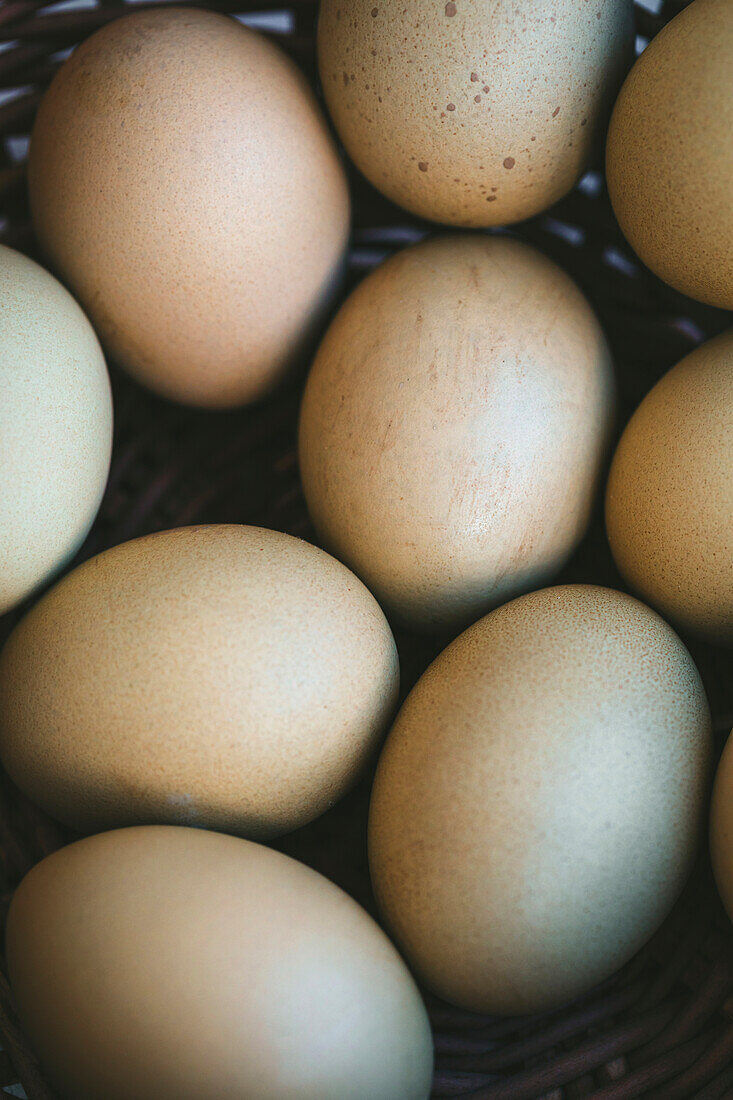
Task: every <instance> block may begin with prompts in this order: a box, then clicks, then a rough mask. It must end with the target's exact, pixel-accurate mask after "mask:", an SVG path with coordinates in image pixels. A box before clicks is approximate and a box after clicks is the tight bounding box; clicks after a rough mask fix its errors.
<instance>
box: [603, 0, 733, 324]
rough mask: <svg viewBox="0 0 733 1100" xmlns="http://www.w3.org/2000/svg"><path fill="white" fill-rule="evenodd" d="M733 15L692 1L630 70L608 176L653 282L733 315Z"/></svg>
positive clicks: (727, 8) (710, 0) (612, 134)
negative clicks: (656, 278) (658, 280)
mask: <svg viewBox="0 0 733 1100" xmlns="http://www.w3.org/2000/svg"><path fill="white" fill-rule="evenodd" d="M732 15H733V9H732V8H731V3H730V0H694V3H692V4H690V5H689V6H688V7H686V8H685V9H684V11H682V12H680V14H679V15H678V16H676V18H675V19H673V20H672V21H671V22H670V23H668V24H667V25H666V27H664V29H663V30H661V31H660V32H659V34H658V35H657V36H656V38H654V39H653V40H652V42H651V43H650V45H649V46H648V47H647V48H646V50H645V51H644V53H643V54H642V55H641V57H640V58H639V59H638V61H637V62H636V64H635V65H634V68H633V69H632V70H631V73H630V74H629V76H628V78H627V80H626V82H625V84H624V86H623V88H622V89H621V93H620V95H619V97H618V101H617V103H616V106H615V108H614V112H613V117H612V119H611V125H610V128H609V131H608V148H607V155H606V175H607V178H608V190H609V193H610V196H611V202H612V203H613V209H614V212H615V214H616V217H617V218H618V220H619V224H620V226H621V228H622V229H623V231H624V233H625V235H626V237H627V239H628V241H629V243H630V245H631V246H632V248H633V249H634V250H635V251H636V252H637V253H638V254H639V256H640V257H641V259H642V260H643V261H644V263H645V264H647V265H648V266H649V267H650V268H651V269H652V271H654V272H655V274H657V275H659V276H660V278H662V279H664V280H665V282H667V283H669V284H670V285H671V286H673V287H675V288H676V289H677V290H681V291H682V292H683V294H689V295H690V297H692V298H697V299H699V300H700V301H701V302H707V303H708V304H709V305H712V306H720V307H722V308H723V309H733V194H732V193H731V179H733V141H731V133H733V18H732Z"/></svg>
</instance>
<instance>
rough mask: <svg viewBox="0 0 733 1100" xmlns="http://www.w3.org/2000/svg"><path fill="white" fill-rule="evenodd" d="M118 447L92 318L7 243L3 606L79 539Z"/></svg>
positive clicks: (0, 387)
mask: <svg viewBox="0 0 733 1100" xmlns="http://www.w3.org/2000/svg"><path fill="white" fill-rule="evenodd" d="M111 449H112V399H111V395H110V388H109V378H108V376H107V367H106V366H105V362H104V357H103V355H102V349H101V348H100V346H99V342H98V341H97V338H96V336H95V335H94V331H93V330H92V326H91V325H90V324H89V322H88V321H87V319H86V317H85V316H84V314H83V313H82V311H81V309H80V308H79V306H78V305H77V304H76V302H75V301H74V299H73V298H72V297H71V295H70V294H69V293H68V292H67V291H66V290H64V288H63V287H62V286H61V284H60V283H58V282H57V281H56V279H54V278H53V276H52V275H49V273H48V272H47V271H44V270H43V268H42V267H39V265H38V264H36V263H34V262H33V261H32V260H29V259H28V258H27V257H26V256H22V255H21V254H20V253H19V252H14V251H13V250H12V249H10V248H5V247H4V246H3V245H0V471H1V475H0V476H1V482H0V615H2V614H4V613H5V612H6V611H9V610H10V609H11V608H13V607H15V606H16V605H17V604H19V603H20V602H21V601H22V600H24V599H25V598H26V597H27V596H29V595H30V594H31V593H32V592H33V590H34V589H35V588H37V587H38V586H39V585H40V584H42V583H43V582H44V581H46V580H48V579H49V578H50V577H51V576H53V574H54V573H56V572H57V571H58V570H59V569H61V568H62V567H63V566H64V565H65V564H66V562H67V561H69V559H70V558H72V557H73V556H74V554H75V553H76V551H77V550H78V549H79V547H80V546H81V544H82V542H83V541H84V539H85V537H86V535H87V532H88V531H89V528H90V527H91V525H92V522H93V521H94V517H95V516H96V514H97V510H98V508H99V505H100V502H101V500H102V494H103V492H104V487H105V484H106V481H107V473H108V471H109V461H110V453H111Z"/></svg>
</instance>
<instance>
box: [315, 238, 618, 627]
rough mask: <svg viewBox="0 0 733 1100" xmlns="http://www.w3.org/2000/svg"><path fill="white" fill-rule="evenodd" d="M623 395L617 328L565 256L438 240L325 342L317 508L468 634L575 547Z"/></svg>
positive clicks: (348, 552)
mask: <svg viewBox="0 0 733 1100" xmlns="http://www.w3.org/2000/svg"><path fill="white" fill-rule="evenodd" d="M613 407H614V383H613V373H612V366H611V360H610V353H609V350H608V346H607V344H606V340H605V338H604V335H603V332H602V331H601V328H600V325H599V324H598V321H597V320H596V317H595V315H594V314H593V311H592V310H591V308H590V306H589V305H588V303H587V301H586V300H585V298H584V297H583V295H582V294H581V293H580V291H579V290H578V288H577V287H576V285H575V284H574V283H573V282H572V281H571V280H570V279H569V278H568V276H567V275H566V274H565V273H564V272H563V271H562V270H561V269H560V268H558V267H556V266H555V264H553V263H551V262H550V261H549V260H547V259H546V258H545V257H544V256H543V255H541V253H539V252H536V251H535V250H534V249H532V248H530V247H528V246H527V245H525V244H522V243H520V242H519V241H516V240H509V239H503V238H499V237H486V236H460V237H459V236H449V237H442V238H437V239H432V240H428V241H427V242H424V243H422V244H419V245H417V246H414V247H411V248H408V249H405V250H404V251H402V252H399V253H398V254H397V255H395V256H393V257H392V258H391V259H390V260H388V261H387V262H386V263H384V264H382V265H381V266H380V267H379V268H377V269H376V270H375V271H374V272H373V273H371V274H370V275H369V276H368V277H367V278H366V279H365V280H364V282H363V283H361V285H360V286H358V287H357V289H356V290H355V291H354V292H353V294H352V295H351V297H350V298H349V299H348V300H347V302H346V304H345V305H344V306H343V307H342V309H341V311H340V312H339V313H338V315H337V317H336V319H335V321H334V322H333V323H332V325H331V327H330V329H329V330H328V332H327V334H326V336H325V338H324V340H323V343H322V344H321V347H320V349H319V351H318V354H317V356H316V359H315V362H314V364H313V367H312V369H311V373H310V376H309V378H308V382H307V385H306V390H305V395H304V398H303V406H302V411H301V419H300V468H301V475H302V479H303V486H304V489H305V496H306V500H307V503H308V508H309V511H310V515H311V518H312V520H313V523H314V525H315V527H316V529H317V531H318V532H319V535H320V537H321V539H322V540H323V542H324V543H325V545H327V546H328V548H329V549H330V550H331V551H332V552H333V553H334V554H336V556H337V557H339V558H341V559H342V560H343V561H345V562H347V564H348V565H349V566H350V567H351V568H352V569H353V570H354V571H355V572H356V573H357V574H358V576H360V577H361V578H362V579H363V580H364V582H365V583H366V584H367V585H368V586H369V588H370V589H371V591H373V592H374V593H375V595H376V596H377V598H378V599H379V600H380V602H381V603H382V604H383V605H384V606H385V607H387V608H388V609H390V610H391V611H392V612H393V613H394V614H395V615H396V616H398V617H399V618H400V619H402V620H403V621H405V622H407V623H409V624H411V625H413V626H416V627H419V628H421V629H428V630H434V629H438V630H442V629H453V630H457V629H461V628H462V627H464V626H466V625H467V624H468V623H470V622H472V621H474V620H475V619H476V618H478V616H479V615H481V614H483V613H484V612H486V611H487V610H489V609H490V608H491V607H495V606H496V605H497V604H499V603H502V602H504V601H505V600H507V599H509V598H511V597H512V596H515V595H517V594H518V593H519V592H522V591H526V590H527V589H530V588H533V587H536V586H537V585H538V584H541V583H542V582H543V581H545V580H547V579H549V578H550V577H551V576H552V574H553V573H554V572H555V571H556V570H558V569H559V568H560V567H561V566H562V565H563V564H564V562H565V561H566V559H567V558H568V557H569V555H570V554H571V552H572V551H573V549H574V548H575V546H576V545H577V543H578V541H579V540H580V538H581V537H582V535H583V533H584V532H585V529H586V526H587V523H588V519H589V515H590V510H591V506H592V502H593V499H594V495H595V491H596V488H597V485H598V480H599V476H600V473H601V468H602V463H603V459H604V455H605V452H606V448H607V444H608V442H609V438H610V429H611V424H612V420H613Z"/></svg>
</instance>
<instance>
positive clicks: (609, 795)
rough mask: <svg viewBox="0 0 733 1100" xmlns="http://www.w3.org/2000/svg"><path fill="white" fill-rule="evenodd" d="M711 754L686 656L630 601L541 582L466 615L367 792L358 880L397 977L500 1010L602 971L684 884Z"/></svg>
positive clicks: (702, 705) (668, 632)
mask: <svg viewBox="0 0 733 1100" xmlns="http://www.w3.org/2000/svg"><path fill="white" fill-rule="evenodd" d="M710 750H711V724H710V713H709V709H708V705H707V701H706V698H705V693H704V690H703V686H702V683H701V681H700V677H699V674H698V672H697V670H696V668H695V665H694V664H693V662H692V659H691V658H690V655H689V654H688V652H687V650H686V649H685V647H684V645H683V644H682V642H681V641H680V639H679V638H678V637H677V635H676V634H675V633H674V632H673V630H672V629H671V627H669V626H668V625H667V624H666V623H665V622H664V620H663V619H661V618H660V617H659V616H658V615H657V614H656V613H655V612H653V611H652V610H651V609H650V608H648V607H646V606H645V605H644V604H641V603H639V602H638V601H637V600H635V599H634V598H633V597H631V596H627V595H625V594H623V593H620V592H615V591H612V590H610V589H605V588H597V587H594V586H584V585H568V586H560V587H557V588H549V589H543V590H540V591H538V592H532V593H530V594H529V595H526V596H522V597H520V598H519V599H517V600H514V601H513V602H511V603H509V604H505V605H504V606H503V607H501V608H499V609H498V610H496V611H494V612H492V613H491V614H490V615H487V616H486V617H485V618H483V619H481V620H480V621H479V622H478V623H476V624H475V625H474V626H472V627H471V628H469V630H467V631H466V632H465V633H464V634H462V635H461V636H460V637H459V638H458V639H457V640H456V641H455V642H453V643H452V645H450V646H449V647H448V649H446V650H444V652H443V653H442V654H441V655H440V656H439V657H438V658H437V660H436V661H435V662H434V663H433V664H432V665H431V666H430V668H429V669H428V671H427V672H426V673H425V674H424V676H423V677H422V679H421V680H420V681H419V682H418V684H417V685H416V687H415V688H414V689H413V691H412V692H411V694H410V695H409V696H408V698H407V700H406V702H405V704H404V705H403V707H402V709H401V711H400V713H399V715H398V717H397V720H396V722H395V724H394V726H393V728H392V730H391V732H390V734H389V736H388V738H387V742H386V744H385V748H384V750H383V753H382V756H381V759H380V762H379V767H378V770H377V775H376V779H375V784H374V790H373V794H372V802H371V809H370V820H369V858H370V865H371V872H372V881H373V884H374V889H375V893H376V895H377V900H378V902H379V904H380V907H381V910H382V913H383V915H384V917H385V918H386V921H387V923H388V926H389V927H390V928H391V930H392V932H393V934H394V936H395V939H396V942H397V943H398V945H400V946H401V947H402V949H403V950H404V952H405V955H406V957H407V959H408V962H409V963H410V964H411V965H412V967H413V969H414V971H415V973H416V974H417V975H418V976H419V978H420V979H421V980H422V981H423V982H424V983H425V984H426V985H427V986H428V987H429V988H431V989H432V990H434V991H435V992H436V993H437V994H438V995H439V996H441V997H443V998H445V999H446V1000H448V1001H451V1002H453V1003H455V1004H457V1005H459V1006H461V1007H463V1008H466V1009H471V1010H474V1011H479V1012H486V1013H496V1014H499V1015H505V1014H506V1015H515V1014H521V1013H532V1012H538V1011H542V1010H545V1009H549V1008H552V1007H554V1006H558V1005H561V1004H563V1003H565V1002H568V1001H571V1000H572V999H573V998H575V997H577V996H579V995H580V994H582V993H583V992H585V991H586V990H588V989H590V988H591V987H593V986H594V985H596V984H597V983H598V982H600V981H602V980H603V979H604V978H606V977H608V976H609V975H610V974H611V973H613V972H614V971H615V970H616V969H618V967H620V966H621V965H622V964H623V963H625V962H626V960H627V959H629V958H630V957H631V956H632V955H633V954H634V953H635V952H636V951H637V950H638V949H639V948H640V947H641V946H642V944H644V942H645V941H646V940H647V939H648V938H649V937H650V936H651V935H652V933H653V932H654V931H655V930H656V928H657V927H658V925H659V924H660V923H661V922H662V920H663V918H664V917H665V916H666V914H667V912H668V911H669V909H670V908H671V906H672V904H673V902H674V900H675V899H676V897H677V895H678V893H679V892H680V890H681V888H682V886H683V884H684V882H685V879H686V877H687V874H688V872H689V870H690V867H691V863H692V860H693V857H694V854H695V848H696V843H697V840H698V836H699V831H700V829H699V827H700V825H701V823H702V816H703V812H704V801H705V796H706V787H707V778H708V769H709V763H710Z"/></svg>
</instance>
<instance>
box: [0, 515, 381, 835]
mask: <svg viewBox="0 0 733 1100" xmlns="http://www.w3.org/2000/svg"><path fill="white" fill-rule="evenodd" d="M398 681H399V666H398V661H397V653H396V649H395V644H394V640H393V638H392V634H391V632H390V629H389V627H388V625H387V622H386V620H385V618H384V615H383V614H382V611H381V610H380V608H379V606H378V605H377V603H376V601H375V600H374V599H373V597H372V596H371V595H370V593H369V592H367V590H366V589H365V588H364V586H363V585H362V584H361V583H360V582H359V581H358V580H357V579H356V577H354V576H353V575H352V574H351V573H350V572H349V571H348V569H346V568H345V567H344V566H343V565H341V564H340V563H339V562H337V561H335V560H334V559H333V558H331V557H329V556H328V554H325V553H324V552H323V551H322V550H319V549H317V548H316V547H315V546H310V545H309V544H308V543H306V542H301V541H300V539H295V538H292V537H291V536H289V535H283V534H280V533H279V532H277V531H266V530H262V529H260V528H257V527H238V526H212V527H184V528H179V529H178V530H173V531H164V532H162V533H160V534H158V535H149V536H147V537H146V538H141V539H136V540H135V541H133V542H127V543H123V544H122V545H121V546H116V547H114V548H113V549H112V550H107V551H106V552H105V553H103V554H100V555H98V556H97V557H96V558H93V559H92V560H91V561H88V562H86V563H85V564H84V565H81V566H79V568H78V569H76V570H75V571H74V572H73V573H71V574H70V575H69V576H67V577H65V578H64V580H63V581H61V582H60V583H59V584H58V585H56V587H55V588H53V589H52V590H51V592H49V593H48V594H47V595H46V596H45V597H44V598H43V600H41V601H40V602H39V603H38V604H37V605H36V606H35V607H34V608H33V610H32V611H31V612H30V613H29V614H28V615H27V616H26V617H25V619H23V621H22V622H21V623H20V624H19V626H18V627H16V629H15V631H14V632H13V634H12V635H11V636H10V638H9V640H8V642H7V643H6V646H5V649H4V651H3V653H2V655H1V656H0V754H1V755H2V760H3V763H4V765H5V767H6V769H7V771H8V772H9V773H10V776H11V778H12V779H14V780H15V782H16V783H17V784H18V786H19V787H20V788H21V789H22V790H23V791H25V793H26V794H28V795H29V796H30V797H31V798H32V799H33V800H34V801H35V802H37V803H38V805H40V806H41V807H42V808H43V809H45V810H46V811H47V812H48V813H50V814H51V815H52V816H54V817H56V818H58V819H59V820H60V821H63V822H65V823H66V824H69V825H72V826H74V827H75V828H77V829H81V830H83V831H88V832H91V831H94V830H97V829H105V828H110V827H112V826H115V825H126V824H148V823H167V822H168V823H171V824H191V825H201V826H207V827H214V828H223V829H231V830H233V831H240V832H242V833H246V834H248V835H249V836H257V837H267V836H273V835H275V834H278V833H282V832H286V831H287V830H289V829H295V828H296V827H297V826H299V825H303V824H305V823H306V822H307V821H310V820H311V819H312V818H314V817H316V816H317V815H318V814H320V813H322V812H323V811H324V810H326V809H328V807H329V806H331V805H333V803H334V802H335V801H336V800H337V799H338V798H339V797H340V796H341V795H342V794H344V792H345V791H346V789H347V788H348V787H349V786H350V785H351V783H352V782H353V781H354V780H355V779H356V777H357V776H358V775H359V773H360V772H361V769H362V767H363V765H364V764H365V763H366V761H367V760H368V759H369V758H370V757H371V755H372V754H373V753H374V751H375V749H376V747H377V745H378V743H379V741H380V739H381V736H382V734H383V732H384V727H385V724H386V723H387V722H388V721H389V719H390V717H391V714H392V711H393V708H394V704H395V701H396V696H397V690H398Z"/></svg>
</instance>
